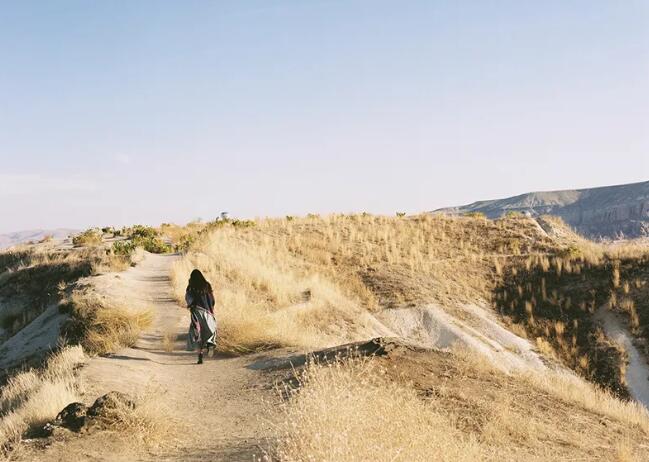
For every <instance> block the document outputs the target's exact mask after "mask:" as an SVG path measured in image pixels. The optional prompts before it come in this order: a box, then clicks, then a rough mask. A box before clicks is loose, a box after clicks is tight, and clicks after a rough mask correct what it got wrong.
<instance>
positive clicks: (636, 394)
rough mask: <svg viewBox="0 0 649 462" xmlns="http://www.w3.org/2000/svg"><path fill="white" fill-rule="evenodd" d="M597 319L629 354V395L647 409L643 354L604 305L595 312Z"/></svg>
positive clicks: (648, 367) (648, 368)
mask: <svg viewBox="0 0 649 462" xmlns="http://www.w3.org/2000/svg"><path fill="white" fill-rule="evenodd" d="M597 319H598V320H599V321H600V322H601V323H602V326H603V328H604V332H605V333H606V335H607V336H609V337H610V338H611V339H613V340H614V341H616V342H617V343H619V344H620V345H621V346H622V347H623V348H624V350H625V351H626V352H627V354H628V355H629V364H628V365H627V369H626V382H627V387H628V388H629V392H630V393H631V396H632V397H633V399H635V400H636V401H639V402H640V403H642V404H644V405H645V407H647V409H649V364H647V359H646V358H645V357H644V355H643V354H642V353H641V352H640V351H639V350H638V349H637V348H636V347H635V345H634V344H633V340H632V339H633V337H632V336H631V334H630V333H629V331H628V330H627V329H626V327H625V326H624V325H623V323H622V322H621V321H620V319H618V317H617V315H616V314H615V313H613V312H612V311H610V310H609V309H608V308H607V307H606V305H604V306H601V307H600V308H599V310H598V312H597Z"/></svg>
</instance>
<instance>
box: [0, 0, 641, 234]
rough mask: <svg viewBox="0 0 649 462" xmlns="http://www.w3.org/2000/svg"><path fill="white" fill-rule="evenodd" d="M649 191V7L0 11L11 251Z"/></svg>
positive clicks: (282, 5)
mask: <svg viewBox="0 0 649 462" xmlns="http://www.w3.org/2000/svg"><path fill="white" fill-rule="evenodd" d="M647 179H649V2H647V1H645V0H641V1H633V0H628V1H616V0H611V1H607V2H603V1H593V0H585V1H566V0H563V1H543V2H532V1H517V0H512V1H432V0H430V1H408V2H400V1H381V0H372V1H369V0H367V1H334V0H331V1H327V0H323V1H317V0H316V1H304V0H303V1H297V0H295V1H273V0H260V1H187V0H183V1H162V0H155V1H143V0H137V1H126V0H124V1H90V0H85V1H55V0H52V1H38V2H35V1H24V0H21V1H17V0H16V1H11V2H10V1H0V232H5V231H12V230H18V229H29V228H50V227H59V226H68V227H85V226H89V225H103V224H117V225H119V224H127V223H134V222H143V223H152V224H155V223H160V222H163V221H177V222H183V221H187V220H191V219H194V218H197V217H202V218H204V219H208V218H213V217H215V216H217V215H218V213H219V212H221V211H223V210H227V211H229V212H230V213H231V215H235V216H242V217H253V216H272V215H285V214H304V213H307V212H320V213H326V212H334V211H335V212H350V211H369V212H375V213H389V214H392V213H394V212H395V211H408V212H416V211H424V210H431V209H434V208H437V207H442V206H447V205H457V204H462V203H466V202H472V201H474V200H478V199H489V198H497V197H503V196H508V195H513V194H518V193H522V192H527V191H530V190H547V189H562V188H576V187H589V186H598V185H608V184H616V183H625V182H633V181H642V180H647Z"/></svg>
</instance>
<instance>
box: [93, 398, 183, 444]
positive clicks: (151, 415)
mask: <svg viewBox="0 0 649 462" xmlns="http://www.w3.org/2000/svg"><path fill="white" fill-rule="evenodd" d="M161 394H162V391H161V390H160V389H156V388H151V387H147V389H145V390H144V391H143V392H142V394H141V395H140V396H138V397H137V398H136V399H135V403H136V406H135V407H130V406H128V405H126V404H125V403H122V402H116V403H115V404H116V406H115V408H114V409H111V410H110V412H108V413H106V414H104V415H103V416H102V417H101V422H102V427H101V428H102V429H101V433H99V434H98V436H97V437H98V438H99V439H100V440H105V439H106V438H110V437H111V436H114V437H115V439H118V440H120V441H122V442H126V443H127V448H129V449H130V450H137V449H145V450H151V449H156V448H160V447H165V446H168V445H170V444H172V443H173V442H174V441H175V440H176V436H175V435H177V434H178V433H179V432H183V431H188V430H187V429H186V428H184V427H183V426H182V424H181V423H180V422H178V420H177V419H176V418H175V417H174V416H173V414H172V413H171V411H170V410H169V409H168V408H167V407H166V405H165V404H164V402H161V400H160V395H161Z"/></svg>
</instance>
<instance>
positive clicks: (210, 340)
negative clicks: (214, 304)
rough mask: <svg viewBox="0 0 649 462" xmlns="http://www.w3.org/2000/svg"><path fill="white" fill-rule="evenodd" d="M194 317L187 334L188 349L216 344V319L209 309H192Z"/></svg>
mask: <svg viewBox="0 0 649 462" xmlns="http://www.w3.org/2000/svg"><path fill="white" fill-rule="evenodd" d="M190 312H191V315H192V319H191V324H190V325H189V335H188V336H187V350H189V351H193V350H195V349H196V348H201V347H202V348H206V347H210V346H215V345H216V319H214V315H213V314H212V313H210V312H209V311H207V310H205V309H203V308H200V307H197V308H192V309H191V310H190Z"/></svg>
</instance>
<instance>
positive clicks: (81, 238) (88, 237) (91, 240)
mask: <svg viewBox="0 0 649 462" xmlns="http://www.w3.org/2000/svg"><path fill="white" fill-rule="evenodd" d="M102 242H103V238H102V233H101V231H100V230H98V229H87V230H86V231H84V232H82V233H80V234H77V235H76V236H74V237H73V238H72V244H74V246H75V247H93V246H98V245H101V243H102Z"/></svg>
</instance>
